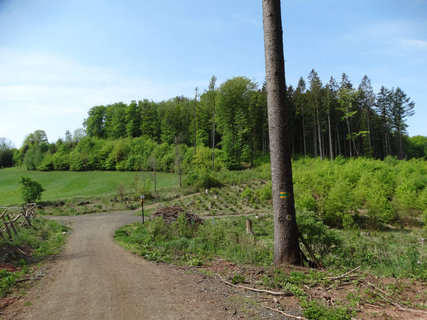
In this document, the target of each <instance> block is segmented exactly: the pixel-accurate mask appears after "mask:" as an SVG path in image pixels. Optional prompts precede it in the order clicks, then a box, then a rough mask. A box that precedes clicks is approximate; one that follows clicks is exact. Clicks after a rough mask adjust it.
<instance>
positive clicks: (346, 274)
mask: <svg viewBox="0 0 427 320" xmlns="http://www.w3.org/2000/svg"><path fill="white" fill-rule="evenodd" d="M359 269H360V266H358V267H356V268H354V269H351V270H350V271H348V272H346V273H344V274H343V275H340V276H338V277H328V278H327V279H328V280H332V281H333V280H339V279H342V278H345V277H347V276H348V275H350V274H352V273H353V272H356V271H357V270H359Z"/></svg>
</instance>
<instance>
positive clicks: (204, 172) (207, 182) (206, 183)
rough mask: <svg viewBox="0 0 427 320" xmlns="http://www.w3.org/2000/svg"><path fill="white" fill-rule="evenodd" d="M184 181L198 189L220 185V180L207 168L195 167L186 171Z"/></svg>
mask: <svg viewBox="0 0 427 320" xmlns="http://www.w3.org/2000/svg"><path fill="white" fill-rule="evenodd" d="M184 182H185V184H186V185H187V186H193V187H196V188H198V189H210V188H218V187H221V186H222V183H221V181H219V180H218V179H217V178H216V177H215V176H214V175H213V173H212V171H211V170H209V169H207V168H202V169H195V170H194V171H191V172H189V173H187V175H186V177H185V181H184Z"/></svg>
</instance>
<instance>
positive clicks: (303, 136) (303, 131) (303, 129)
mask: <svg viewBox="0 0 427 320" xmlns="http://www.w3.org/2000/svg"><path fill="white" fill-rule="evenodd" d="M302 142H303V146H304V157H306V156H307V146H306V144H305V121H304V116H303V117H302Z"/></svg>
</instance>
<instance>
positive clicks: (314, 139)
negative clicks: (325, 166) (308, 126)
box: [313, 119, 317, 158]
mask: <svg viewBox="0 0 427 320" xmlns="http://www.w3.org/2000/svg"><path fill="white" fill-rule="evenodd" d="M316 127H317V126H316V119H313V156H314V157H315V158H317V130H316Z"/></svg>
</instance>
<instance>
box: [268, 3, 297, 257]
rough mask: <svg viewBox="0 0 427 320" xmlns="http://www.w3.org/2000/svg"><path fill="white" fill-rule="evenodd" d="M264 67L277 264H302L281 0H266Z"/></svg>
mask: <svg viewBox="0 0 427 320" xmlns="http://www.w3.org/2000/svg"><path fill="white" fill-rule="evenodd" d="M262 7H263V25H264V47H265V68H266V80H267V106H268V127H269V134H270V160H271V179H272V185H273V190H272V192H273V211H274V264H275V265H280V264H296V265H301V264H302V258H301V257H302V256H301V251H300V248H299V241H298V229H297V224H296V217H295V204H294V191H293V184H292V166H291V153H290V142H289V136H288V126H289V124H288V121H289V120H290V118H289V117H288V115H289V114H290V112H289V110H288V106H287V104H286V84H285V66H284V58H283V40H282V20H281V10H280V0H263V1H262Z"/></svg>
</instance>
